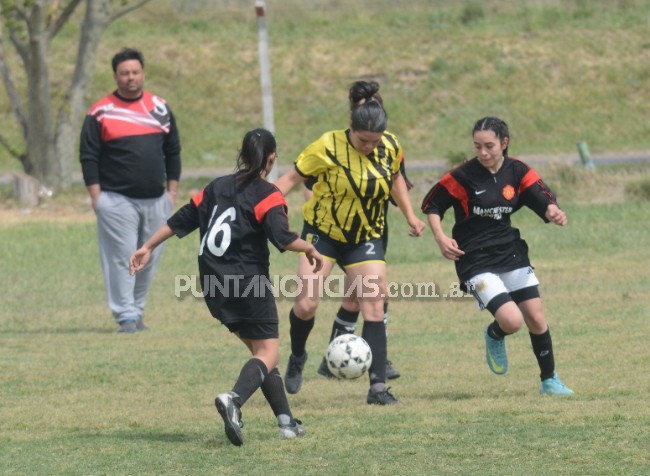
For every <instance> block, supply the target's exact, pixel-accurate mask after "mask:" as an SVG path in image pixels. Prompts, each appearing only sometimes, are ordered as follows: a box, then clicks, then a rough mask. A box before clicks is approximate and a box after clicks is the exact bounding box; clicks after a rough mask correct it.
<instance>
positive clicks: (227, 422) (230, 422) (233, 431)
mask: <svg viewBox="0 0 650 476" xmlns="http://www.w3.org/2000/svg"><path fill="white" fill-rule="evenodd" d="M233 395H234V394H233V393H232V392H228V393H220V394H219V395H217V398H215V399H214V404H215V405H216V406H217V410H218V411H219V415H221V418H223V423H224V429H225V430H226V436H227V437H228V439H229V440H230V442H231V443H232V444H233V445H235V446H241V445H243V444H244V435H243V434H242V432H241V427H242V426H244V425H243V424H242V421H241V410H240V409H239V406H238V405H237V404H236V403H235V401H234V400H233Z"/></svg>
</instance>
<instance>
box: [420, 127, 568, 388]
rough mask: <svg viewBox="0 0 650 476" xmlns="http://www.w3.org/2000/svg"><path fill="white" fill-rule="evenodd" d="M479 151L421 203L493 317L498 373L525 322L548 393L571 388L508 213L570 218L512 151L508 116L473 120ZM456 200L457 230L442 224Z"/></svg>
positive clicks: (490, 345)
mask: <svg viewBox="0 0 650 476" xmlns="http://www.w3.org/2000/svg"><path fill="white" fill-rule="evenodd" d="M473 137H474V148H475V150H476V157H475V158H474V159H472V160H469V161H467V162H465V163H464V164H462V165H460V166H459V167H457V168H455V169H453V170H452V171H451V172H449V173H447V174H446V175H444V176H443V177H442V178H441V179H440V181H439V182H438V183H436V184H435V185H434V186H433V188H432V189H431V191H429V193H428V194H427V195H426V197H425V198H424V201H423V203H422V211H423V212H424V213H425V214H427V215H428V219H429V225H430V227H431V230H432V231H433V235H434V237H435V240H436V243H437V244H438V246H439V247H440V251H441V252H442V255H443V256H444V257H445V258H447V259H450V260H452V261H454V262H455V265H456V272H457V274H458V277H459V279H460V280H461V282H462V283H464V284H465V285H466V286H467V288H468V289H469V290H470V291H471V292H472V294H473V295H474V297H475V298H476V300H477V301H478V304H479V307H480V308H481V309H484V308H485V309H487V310H488V311H490V313H492V315H493V316H494V321H493V322H492V323H491V324H489V325H488V326H487V327H486V328H485V332H484V335H485V345H486V359H487V363H488V366H489V367H490V370H492V372H494V373H495V374H498V375H503V374H505V373H506V372H507V371H508V359H507V355H506V347H505V337H506V336H507V335H510V334H513V333H515V332H517V331H518V330H519V329H520V327H521V325H522V323H524V322H525V323H526V326H527V327H528V330H529V333H530V340H531V342H532V345H533V352H534V353H535V356H536V358H537V362H538V364H539V368H540V371H541V374H540V377H541V380H542V383H541V387H540V392H541V393H542V394H545V395H572V394H573V391H572V390H571V389H569V388H568V387H567V386H566V385H564V383H562V381H561V380H560V379H559V378H558V376H557V374H556V372H555V361H554V356H553V343H552V340H551V334H550V332H549V328H548V324H547V323H546V319H545V318H544V313H543V312H542V302H541V299H540V295H539V290H538V284H539V281H538V280H537V277H536V276H535V272H534V271H533V268H532V266H531V265H530V261H529V260H528V246H527V245H526V242H525V241H524V240H522V239H521V238H520V236H519V230H517V229H516V228H514V227H513V226H512V225H511V223H510V215H511V214H513V213H514V212H516V211H517V210H519V209H520V208H521V207H522V206H527V207H528V208H530V209H532V210H533V211H534V212H535V213H536V214H537V215H539V217H540V218H542V220H544V221H545V222H552V223H554V224H556V225H559V226H564V225H566V224H567V216H566V214H565V213H564V211H562V210H561V209H560V208H559V207H558V205H557V203H556V201H555V195H554V194H553V192H552V191H551V190H550V189H549V188H548V187H547V186H546V185H545V184H544V182H543V181H542V179H541V178H540V177H539V175H537V173H536V172H535V171H534V170H532V169H531V168H530V167H528V166H527V165H526V164H524V163H523V162H521V161H519V160H517V159H514V158H510V157H508V145H509V143H510V133H509V132H508V126H507V124H506V123H505V122H504V121H502V120H501V119H498V118H496V117H485V118H483V119H480V120H479V121H477V122H476V124H475V125H474V130H473ZM450 207H453V209H454V215H455V225H454V227H453V230H452V237H451V238H450V237H448V236H447V235H446V234H445V233H444V231H443V229H442V226H441V220H442V218H443V216H444V214H445V211H446V210H447V209H448V208H450Z"/></svg>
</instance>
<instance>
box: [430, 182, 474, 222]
mask: <svg viewBox="0 0 650 476" xmlns="http://www.w3.org/2000/svg"><path fill="white" fill-rule="evenodd" d="M456 201H457V202H460V204H461V205H462V206H463V208H464V210H465V212H466V214H467V206H468V204H467V203H468V200H467V192H466V190H465V188H464V187H463V186H462V185H461V184H460V183H459V182H458V181H457V180H456V178H454V176H453V175H452V174H450V173H447V174H445V175H444V176H443V177H442V178H441V179H440V181H438V183H436V184H435V185H434V186H433V187H432V188H431V190H429V192H428V193H427V194H426V195H425V197H424V200H423V201H422V207H421V209H422V212H423V213H424V214H425V215H439V216H440V218H443V217H444V215H445V212H446V211H447V209H449V208H450V207H451V206H453V205H454V203H455V202H456Z"/></svg>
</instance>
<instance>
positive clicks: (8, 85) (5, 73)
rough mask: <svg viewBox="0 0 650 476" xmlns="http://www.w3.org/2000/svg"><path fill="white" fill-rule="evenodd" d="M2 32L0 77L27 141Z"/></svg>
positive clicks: (23, 116)
mask: <svg viewBox="0 0 650 476" xmlns="http://www.w3.org/2000/svg"><path fill="white" fill-rule="evenodd" d="M2 33H3V31H2V28H0V75H1V76H2V81H3V82H4V85H5V89H6V90H7V96H8V97H9V102H10V103H11V109H12V110H13V112H14V116H16V120H17V121H18V124H19V125H20V128H21V131H22V133H23V138H24V139H25V140H27V120H26V119H25V113H24V111H23V106H22V103H21V101H20V96H19V94H18V91H17V90H16V85H15V84H14V81H13V78H12V76H11V71H10V70H9V66H8V65H7V62H6V60H5V58H6V55H5V49H4V41H3V38H2V36H3V34H2Z"/></svg>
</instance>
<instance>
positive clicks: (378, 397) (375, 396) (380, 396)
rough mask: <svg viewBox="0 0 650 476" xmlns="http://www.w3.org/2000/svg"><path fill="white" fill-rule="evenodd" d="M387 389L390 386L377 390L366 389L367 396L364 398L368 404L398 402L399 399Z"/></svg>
mask: <svg viewBox="0 0 650 476" xmlns="http://www.w3.org/2000/svg"><path fill="white" fill-rule="evenodd" d="M388 390H390V387H386V388H384V389H383V390H379V391H377V392H373V391H372V390H368V398H367V399H366V401H367V402H368V405H395V404H397V403H399V400H398V399H396V398H395V397H394V396H393V394H391V393H390V392H389V391H388Z"/></svg>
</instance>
